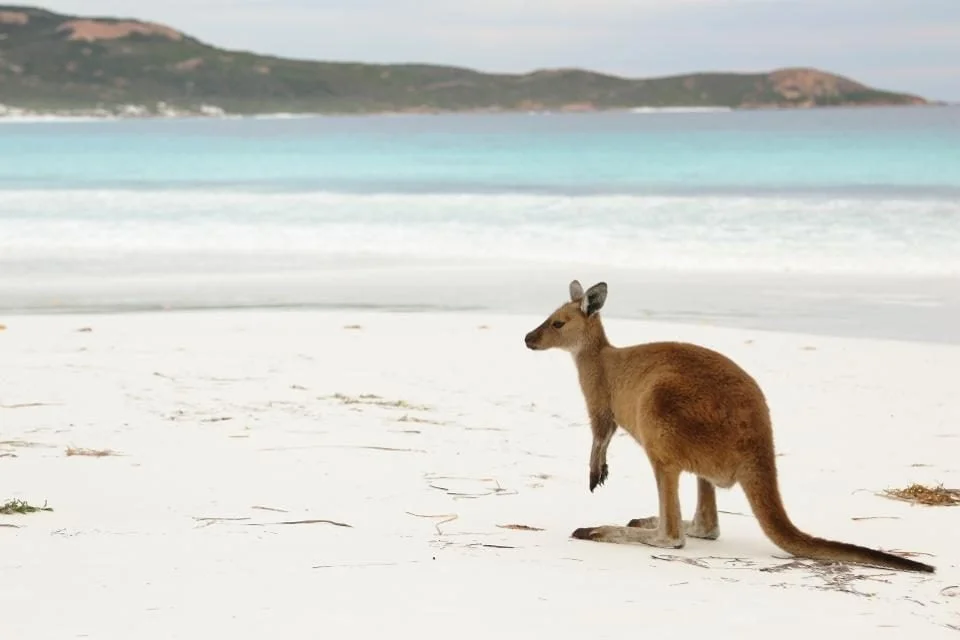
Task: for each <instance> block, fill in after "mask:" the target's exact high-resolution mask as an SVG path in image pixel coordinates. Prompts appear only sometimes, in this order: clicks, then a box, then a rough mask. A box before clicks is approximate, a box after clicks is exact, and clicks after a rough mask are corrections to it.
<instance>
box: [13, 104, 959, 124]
mask: <svg viewBox="0 0 960 640" xmlns="http://www.w3.org/2000/svg"><path fill="white" fill-rule="evenodd" d="M958 106H960V105H958V104H954V103H950V102H934V101H931V102H928V103H926V104H898V103H889V104H887V103H883V104H839V105H814V106H800V105H775V104H770V105H746V106H739V107H722V106H672V107H652V106H636V107H610V108H595V109H587V110H579V109H576V110H568V109H545V110H537V109H534V110H531V109H525V108H502V109H500V108H497V109H486V108H477V109H457V110H444V109H431V110H421V109H411V110H383V111H292V112H282V111H281V112H239V113H233V112H227V111H223V113H204V112H203V111H197V112H182V113H172V114H164V113H152V112H146V113H144V112H139V111H138V112H136V113H131V114H123V113H107V114H103V115H94V114H91V113H90V112H89V110H87V109H77V110H67V113H64V112H63V111H60V110H53V112H47V111H37V112H26V113H16V114H5V113H0V123H8V124H39V123H57V122H63V123H82V122H114V121H116V122H128V121H137V120H195V119H202V120H283V119H300V118H351V117H400V116H452V115H524V114H526V115H534V116H536V115H541V116H576V115H600V114H609V113H626V114H635V115H657V114H690V115H694V114H703V113H713V114H715V113H742V112H751V111H786V112H790V111H816V110H840V109H847V110H850V109H897V108H912V109H913V108H957V107H958ZM218 108H219V107H218Z"/></svg>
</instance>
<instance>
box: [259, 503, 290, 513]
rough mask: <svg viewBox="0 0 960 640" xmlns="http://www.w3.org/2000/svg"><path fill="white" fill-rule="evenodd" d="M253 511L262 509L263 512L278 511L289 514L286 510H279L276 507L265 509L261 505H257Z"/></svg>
mask: <svg viewBox="0 0 960 640" xmlns="http://www.w3.org/2000/svg"><path fill="white" fill-rule="evenodd" d="M250 508H251V509H260V510H262V511H276V512H277V513H289V511H287V510H286V509H277V508H276V507H263V506H261V505H258V504H255V505H253V506H252V507H250Z"/></svg>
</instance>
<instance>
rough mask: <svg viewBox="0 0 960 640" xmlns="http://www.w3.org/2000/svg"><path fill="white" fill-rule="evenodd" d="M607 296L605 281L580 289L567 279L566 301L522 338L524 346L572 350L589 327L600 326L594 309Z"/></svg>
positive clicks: (576, 349)
mask: <svg viewBox="0 0 960 640" xmlns="http://www.w3.org/2000/svg"><path fill="white" fill-rule="evenodd" d="M606 299H607V283H606V282H598V283H597V284H595V285H593V286H592V287H590V288H589V289H587V290H586V292H584V290H583V287H582V286H581V285H580V282H579V281H577V280H574V281H573V282H571V283H570V302H567V303H565V304H563V305H562V306H560V307H559V308H558V309H557V310H556V311H554V312H553V313H551V314H550V317H548V318H547V319H546V320H544V321H543V322H542V323H541V324H540V326H538V327H537V328H536V329H534V330H533V331H531V332H530V333H528V334H527V335H526V337H525V338H524V342H526V344H527V348H528V349H533V350H534V351H541V350H544V349H563V350H564V351H570V352H571V353H576V352H577V351H579V350H580V347H581V345H582V344H583V343H584V342H585V341H586V339H587V337H588V336H589V335H590V333H591V332H592V331H595V330H596V329H597V328H599V327H600V317H599V316H598V315H597V312H598V311H600V309H601V308H603V303H604V302H605V301H606Z"/></svg>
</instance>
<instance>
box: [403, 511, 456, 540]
mask: <svg viewBox="0 0 960 640" xmlns="http://www.w3.org/2000/svg"><path fill="white" fill-rule="evenodd" d="M404 513H406V514H407V515H408V516H413V517H414V518H432V519H436V518H442V519H441V520H438V521H437V522H435V523H434V525H433V527H434V528H435V529H436V530H437V535H441V536H442V535H443V530H442V529H441V528H440V525H442V524H447V523H448V522H453V521H454V520H456V519H457V518H459V517H460V516H459V515H457V514H456V513H445V514H440V515H426V514H420V513H413V512H411V511H405V512H404Z"/></svg>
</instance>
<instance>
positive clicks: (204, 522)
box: [193, 516, 250, 527]
mask: <svg viewBox="0 0 960 640" xmlns="http://www.w3.org/2000/svg"><path fill="white" fill-rule="evenodd" d="M193 519H194V521H196V522H199V523H201V524H200V526H203V527H209V526H210V525H212V524H222V523H224V522H243V521H245V520H249V519H250V518H245V517H243V518H225V517H223V518H221V517H197V516H194V518H193Z"/></svg>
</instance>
